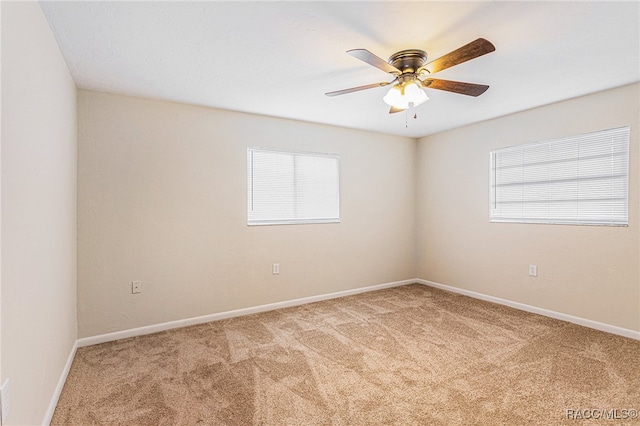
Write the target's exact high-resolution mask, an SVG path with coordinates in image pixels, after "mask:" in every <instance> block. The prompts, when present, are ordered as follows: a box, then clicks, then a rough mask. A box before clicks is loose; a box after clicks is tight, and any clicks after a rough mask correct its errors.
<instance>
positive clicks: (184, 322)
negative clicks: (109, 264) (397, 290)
mask: <svg viewBox="0 0 640 426" xmlns="http://www.w3.org/2000/svg"><path fill="white" fill-rule="evenodd" d="M416 282H418V281H417V280H415V279H410V280H403V281H394V282H390V283H385V284H378V285H373V286H369V287H360V288H355V289H352V290H344V291H338V292H335V293H328V294H321V295H318V296H310V297H303V298H301V299H293V300H285V301H283V302H276V303H269V304H267V305H260V306H254V307H251V308H243V309H236V310H233V311H226V312H220V313H217V314H210V315H204V316H200V317H193V318H186V319H181V320H177V321H170V322H164V323H161V324H154V325H149V326H146V327H139V328H131V329H128V330H122V331H116V332H113V333H107V334H100V335H97V336H91V337H84V338H82V339H78V342H77V343H78V347H79V348H81V347H83V346H91V345H97V344H99V343H105V342H112V341H114V340H119V339H126V338H128V337H135V336H143V335H145V334H151V333H157V332H159V331H165V330H171V329H173V328H180V327H186V326H189V325H196V324H203V323H207V322H211V321H217V320H221V319H226V318H233V317H239V316H242V315H249V314H256V313H259V312H266V311H273V310H275V309H281V308H288V307H291V306H299V305H305V304H307V303H313V302H320V301H323V300H329V299H335V298H338V297H344V296H351V295H353V294H359V293H366V292H369V291H375V290H382V289H384V288H391V287H399V286H402V285H407V284H414V283H416Z"/></svg>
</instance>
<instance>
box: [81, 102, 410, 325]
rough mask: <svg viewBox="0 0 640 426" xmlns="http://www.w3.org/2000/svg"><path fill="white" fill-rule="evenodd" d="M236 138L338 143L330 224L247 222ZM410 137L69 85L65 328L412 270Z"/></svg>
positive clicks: (127, 321) (217, 308) (231, 304)
mask: <svg viewBox="0 0 640 426" xmlns="http://www.w3.org/2000/svg"><path fill="white" fill-rule="evenodd" d="M248 146H262V147H272V148H279V149H291V150H298V151H317V152H331V153H337V154H340V155H341V188H340V191H341V216H342V222H341V223H339V224H316V225H280V226H253V227H248V226H247V225H246V216H247V214H246V148H247V147H248ZM415 149H416V143H415V140H413V139H409V138H402V137H395V136H385V135H380V134H374V133H368V132H363V131H356V130H348V129H343V128H337V127H331V126H324V125H317V124H310V123H302V122H296V121H290V120H282V119H277V118H268V117H262V116H255V115H249V114H242V113H235V112H229V111H220V110H213V109H207V108H200V107H194V106H187V105H182V104H177V103H168V102H161V101H153V100H146V99H140V98H134V97H125V96H118V95H112V94H103V93H96V92H91V91H84V90H80V91H79V95H78V182H79V185H78V252H79V256H78V286H79V291H78V297H79V301H78V306H79V336H80V337H89V336H94V335H99V334H103V333H108V332H114V331H119V330H126V329H130V328H135V327H141V326H146V325H153V324H158V323H162V322H167V321H172V320H179V319H185V318H190V317H196V316H201V315H208V314H212V313H218V312H225V311H229V310H234V309H239V308H246V307H253V306H258V305H263V304H268V303H273V302H279V301H286V300H291V299H296V298H301V297H307V296H314V295H321V294H326V293H331V292H336V291H341V290H348V289H355V288H359V287H365V286H371V285H376V284H382V283H387V282H393V281H399V280H404V279H411V278H414V277H415V274H416V269H415V256H414V255H415V235H414V230H415V224H414V218H415V167H414V164H415ZM275 262H278V263H280V270H281V273H280V275H272V274H271V264H272V263H275ZM132 280H141V281H142V293H141V294H138V295H132V294H131V281H132Z"/></svg>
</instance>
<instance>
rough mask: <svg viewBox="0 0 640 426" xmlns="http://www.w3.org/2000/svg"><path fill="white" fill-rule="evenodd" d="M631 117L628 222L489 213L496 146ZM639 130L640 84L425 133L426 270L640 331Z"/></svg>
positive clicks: (422, 236) (420, 217)
mask: <svg viewBox="0 0 640 426" xmlns="http://www.w3.org/2000/svg"><path fill="white" fill-rule="evenodd" d="M627 125H629V126H631V144H630V150H631V153H630V157H631V159H630V179H629V181H630V194H629V197H630V201H629V226H628V227H606V226H568V225H536V224H507V223H489V217H488V216H489V206H488V203H489V188H488V187H489V151H490V150H492V149H494V148H500V147H505V146H510V145H517V144H522V143H526V142H535V141H542V140H548V139H556V138H560V137H563V136H570V135H576V134H581V133H587V132H593V131H596V130H603V129H608V128H614V127H619V126H627ZM639 132H640V85H638V84H634V85H630V86H626V87H622V88H618V89H614V90H609V91H606V92H602V93H597V94H594V95H589V96H585V97H581V98H577V99H573V100H569V101H565V102H561V103H557V104H553V105H549V106H545V107H541V108H537V109H534V110H530V111H525V112H521V113H517V114H513V115H509V116H506V117H502V118H498V119H495V120H491V121H486V122H482V123H478V124H475V125H470V126H466V127H463V128H459V129H456V130H452V131H449V132H444V133H440V134H437V135H432V136H428V137H425V138H422V139H420V141H419V145H418V194H419V196H418V201H417V223H418V228H417V234H418V258H419V260H418V265H419V273H418V274H419V277H420V278H423V279H426V280H429V281H434V282H437V283H441V284H445V285H450V286H455V287H459V288H462V289H466V290H470V291H474V292H478V293H483V294H486V295H490V296H495V297H499V298H503V299H507V300H510V301H515V302H520V303H524V304H528V305H532V306H535V307H539V308H544V309H549V310H552V311H556V312H560V313H564V314H569V315H573V316H577V317H581V318H585V319H589V320H593V321H598V322H602V323H605V324H609V325H614V326H618V327H623V328H627V329H630V330H636V331H639V330H640V266H639V265H640V238H639V236H640V231H639V226H640V223H639V219H640V209H639V207H638V200H639V198H640V197H639V194H640V185H639V181H640V176H639V168H640V164H639V158H640V146H639V138H640V133H639ZM529 264H537V265H538V277H537V278H532V277H529V276H528V265H529Z"/></svg>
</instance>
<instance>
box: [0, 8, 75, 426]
mask: <svg viewBox="0 0 640 426" xmlns="http://www.w3.org/2000/svg"><path fill="white" fill-rule="evenodd" d="M0 7H1V8H2V349H1V352H2V366H1V368H2V374H1V375H2V381H4V380H5V379H6V378H9V379H10V381H11V392H10V400H11V410H10V414H9V416H8V419H7V422H6V423H5V424H7V425H13V424H22V425H27V424H29V425H32V424H41V423H42V422H43V419H44V420H46V417H47V413H48V411H47V410H48V407H49V404H50V402H51V398H52V396H53V395H54V393H55V389H56V385H57V384H58V381H59V379H60V377H61V374H62V372H63V369H64V366H65V363H66V361H67V359H68V357H69V355H70V353H71V350H72V348H73V346H74V344H75V341H76V201H75V200H76V90H75V86H74V83H73V81H72V79H71V77H70V75H69V72H68V70H67V67H66V64H65V62H64V60H63V58H62V55H61V54H60V51H59V50H58V46H57V44H56V42H55V39H54V38H53V35H52V33H51V30H50V29H49V26H48V24H47V21H46V20H45V18H44V15H43V14H42V11H41V10H40V6H39V4H38V3H36V2H15V3H14V2H2V3H1V6H0Z"/></svg>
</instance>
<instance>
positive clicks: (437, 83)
mask: <svg viewBox="0 0 640 426" xmlns="http://www.w3.org/2000/svg"><path fill="white" fill-rule="evenodd" d="M494 50H496V48H495V46H494V45H493V44H492V43H491V42H490V41H488V40H485V39H484V38H479V39H477V40H474V41H472V42H471V43H468V44H465V45H464V46H462V47H460V48H459V49H456V50H454V51H453V52H449V53H447V54H446V55H444V56H441V57H439V58H438V59H435V60H433V61H431V62H427V52H425V51H424V50H419V49H408V50H401V51H399V52H396V53H394V54H393V55H391V56H390V57H389V60H388V61H385V60H384V59H382V58H379V57H377V56H376V55H374V54H373V53H371V52H369V51H368V50H367V49H353V50H348V51H347V53H348V54H349V55H351V56H353V57H354V58H357V59H360V60H361V61H364V62H366V63H368V64H369V65H373V66H374V67H376V68H378V69H381V70H382V71H384V72H386V73H389V74H392V75H393V76H394V77H395V78H394V79H393V80H392V81H390V82H386V81H383V82H381V83H373V84H367V85H364V86H357V87H351V88H349V89H343V90H336V91H335V92H328V93H325V95H327V96H338V95H344V94H347V93H353V92H359V91H361V90H367V89H373V88H375V87H383V86H389V85H392V87H391V89H390V90H389V91H388V92H387V94H386V95H385V96H384V98H383V100H384V101H385V103H387V104H388V105H390V106H391V109H390V110H389V114H393V113H396V112H400V111H404V110H405V109H407V108H409V107H410V106H413V107H416V106H418V105H420V104H422V103H423V102H425V101H426V100H427V99H429V98H428V97H427V94H426V93H425V91H424V90H422V89H426V88H428V89H437V90H444V91H447V92H454V93H460V94H462V95H468V96H480V95H481V94H483V93H484V92H485V91H486V90H487V89H488V88H489V86H486V85H483V84H475V83H465V82H462V81H451V80H440V79H436V78H424V77H427V76H428V75H430V74H435V73H437V72H438V71H442V70H444V69H447V68H450V67H452V66H454V65H458V64H461V63H463V62H467V61H470V60H471V59H475V58H477V57H479V56H482V55H485V54H487V53H490V52H493V51H494Z"/></svg>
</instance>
